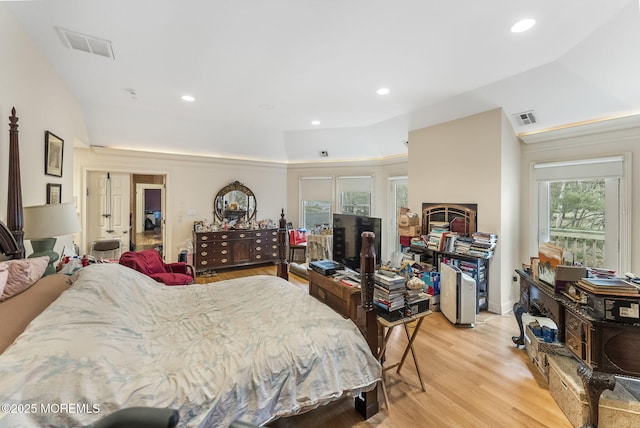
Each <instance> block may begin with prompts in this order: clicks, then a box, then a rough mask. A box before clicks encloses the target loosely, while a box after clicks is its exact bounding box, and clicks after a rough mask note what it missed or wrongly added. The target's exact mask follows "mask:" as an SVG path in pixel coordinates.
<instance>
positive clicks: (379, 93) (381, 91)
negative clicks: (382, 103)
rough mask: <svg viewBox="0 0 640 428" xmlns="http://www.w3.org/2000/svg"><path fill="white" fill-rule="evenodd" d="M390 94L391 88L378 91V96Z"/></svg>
mask: <svg viewBox="0 0 640 428" xmlns="http://www.w3.org/2000/svg"><path fill="white" fill-rule="evenodd" d="M388 93H389V88H380V89H378V90H377V91H376V94H378V95H387V94H388Z"/></svg>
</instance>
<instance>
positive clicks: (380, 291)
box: [373, 272, 406, 318]
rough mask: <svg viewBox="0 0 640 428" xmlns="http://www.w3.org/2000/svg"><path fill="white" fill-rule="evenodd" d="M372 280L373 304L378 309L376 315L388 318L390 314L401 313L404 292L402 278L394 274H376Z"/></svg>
mask: <svg viewBox="0 0 640 428" xmlns="http://www.w3.org/2000/svg"><path fill="white" fill-rule="evenodd" d="M374 280H375V286H374V287H375V288H374V290H373V303H374V304H375V305H376V306H377V307H378V315H381V316H385V315H387V316H390V314H391V313H392V312H395V311H403V310H404V295H405V292H406V287H405V279H404V277H403V276H400V275H395V274H394V275H393V276H387V275H383V274H381V273H378V272H376V274H375V276H374ZM387 316H385V318H387Z"/></svg>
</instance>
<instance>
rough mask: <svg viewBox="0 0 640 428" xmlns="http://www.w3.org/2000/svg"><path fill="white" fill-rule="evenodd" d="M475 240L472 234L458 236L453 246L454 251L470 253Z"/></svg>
mask: <svg viewBox="0 0 640 428" xmlns="http://www.w3.org/2000/svg"><path fill="white" fill-rule="evenodd" d="M473 241H474V239H473V238H471V237H470V236H458V237H457V238H456V242H455V244H454V247H453V252H454V253H458V254H469V250H471V244H473Z"/></svg>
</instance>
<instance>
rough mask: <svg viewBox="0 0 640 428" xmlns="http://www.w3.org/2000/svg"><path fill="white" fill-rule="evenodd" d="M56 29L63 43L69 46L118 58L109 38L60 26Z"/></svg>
mask: <svg viewBox="0 0 640 428" xmlns="http://www.w3.org/2000/svg"><path fill="white" fill-rule="evenodd" d="M56 31H57V32H58V35H59V36H60V38H61V39H62V43H64V45H65V46H66V47H68V48H71V49H76V50H79V51H83V52H87V53H92V54H95V55H100V56H103V57H106V58H111V59H116V58H115V56H114V55H113V48H112V47H111V42H110V41H109V40H105V39H100V38H98V37H93V36H89V35H87V34H82V33H76V32H75V31H70V30H66V29H64V28H60V27H56Z"/></svg>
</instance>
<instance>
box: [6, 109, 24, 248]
mask: <svg viewBox="0 0 640 428" xmlns="http://www.w3.org/2000/svg"><path fill="white" fill-rule="evenodd" d="M7 227H8V228H9V230H10V231H11V234H12V235H13V237H14V238H15V240H16V243H17V244H18V253H16V254H15V257H16V258H20V259H21V258H24V240H23V236H24V232H23V230H22V228H23V227H24V219H23V217H22V187H21V185H20V151H19V148H18V118H17V117H16V108H15V107H13V108H12V109H11V116H9V187H8V189H7Z"/></svg>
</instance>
